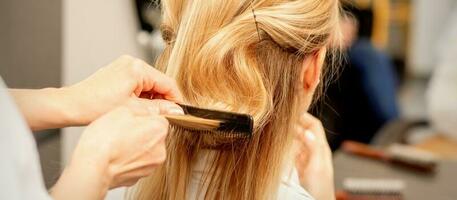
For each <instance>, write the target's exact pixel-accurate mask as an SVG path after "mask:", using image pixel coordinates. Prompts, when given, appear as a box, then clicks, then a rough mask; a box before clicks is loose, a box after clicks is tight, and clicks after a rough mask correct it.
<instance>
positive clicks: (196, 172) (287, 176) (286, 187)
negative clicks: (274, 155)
mask: <svg viewBox="0 0 457 200" xmlns="http://www.w3.org/2000/svg"><path fill="white" fill-rule="evenodd" d="M211 151H212V150H208V152H205V153H203V154H199V155H198V156H197V161H196V163H195V165H194V166H193V170H192V174H191V180H190V185H189V188H188V191H189V193H188V195H187V199H188V200H197V199H204V195H200V196H198V197H197V195H198V194H197V192H198V191H197V190H198V189H199V188H200V187H202V186H203V184H204V183H203V176H204V175H205V174H207V173H209V172H208V171H207V170H206V169H205V163H207V162H206V158H208V156H207V155H208V154H211V153H212V152H211ZM206 153H208V154H206ZM205 155H206V156H205ZM205 187H207V186H203V189H202V190H203V191H201V193H200V194H204V193H205V192H206V190H205V189H204V188H205ZM276 199H287V200H314V198H313V197H312V196H311V195H310V194H309V193H308V192H307V191H306V190H305V189H304V188H303V187H302V186H301V185H300V181H299V178H298V172H297V169H296V168H295V167H292V168H290V169H289V170H285V172H284V173H283V176H282V177H281V183H280V185H279V188H278V196H277V198H276Z"/></svg>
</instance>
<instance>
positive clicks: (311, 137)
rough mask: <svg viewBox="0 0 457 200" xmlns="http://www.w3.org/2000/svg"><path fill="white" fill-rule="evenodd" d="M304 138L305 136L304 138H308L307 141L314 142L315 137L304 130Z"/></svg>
mask: <svg viewBox="0 0 457 200" xmlns="http://www.w3.org/2000/svg"><path fill="white" fill-rule="evenodd" d="M305 136H306V138H308V139H309V140H311V141H314V140H316V136H315V135H314V133H313V132H311V131H310V130H306V131H305Z"/></svg>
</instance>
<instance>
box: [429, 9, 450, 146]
mask: <svg viewBox="0 0 457 200" xmlns="http://www.w3.org/2000/svg"><path fill="white" fill-rule="evenodd" d="M448 19H449V22H448V24H447V30H446V31H445V32H444V34H443V36H442V40H441V42H440V43H439V48H438V52H439V56H438V58H439V61H438V63H437V65H436V68H435V71H434V73H433V76H432V79H431V80H430V85H429V88H428V94H427V100H428V102H427V103H428V112H429V113H428V114H429V118H430V122H431V124H432V126H433V128H435V129H436V130H437V131H438V132H439V133H441V134H444V135H446V136H448V137H449V138H454V139H455V140H457V37H456V36H457V4H455V5H454V12H453V13H452V15H451V16H450V17H449V18H448Z"/></svg>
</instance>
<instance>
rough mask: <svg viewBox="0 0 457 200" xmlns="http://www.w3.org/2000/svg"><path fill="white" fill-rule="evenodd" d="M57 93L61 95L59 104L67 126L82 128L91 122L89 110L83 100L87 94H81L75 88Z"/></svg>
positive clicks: (61, 89) (62, 89)
mask: <svg viewBox="0 0 457 200" xmlns="http://www.w3.org/2000/svg"><path fill="white" fill-rule="evenodd" d="M56 93H57V94H58V95H59V100H60V102H59V104H60V106H61V108H62V109H61V110H62V116H63V118H64V120H65V121H66V123H67V124H66V125H71V126H82V125H87V124H89V123H90V122H91V121H90V120H89V117H88V115H89V112H87V110H88V108H87V106H86V103H85V101H84V100H83V99H82V97H84V96H85V94H80V93H79V92H78V91H76V89H75V88H74V87H73V86H70V87H61V88H58V89H57V91H56Z"/></svg>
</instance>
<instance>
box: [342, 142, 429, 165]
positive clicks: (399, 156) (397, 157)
mask: <svg viewBox="0 0 457 200" xmlns="http://www.w3.org/2000/svg"><path fill="white" fill-rule="evenodd" d="M342 150H343V151H345V152H347V153H351V154H353V155H358V156H362V157H366V158H370V159H375V160H379V161H384V162H389V163H391V164H394V165H398V166H400V167H404V168H407V169H410V170H417V171H419V172H424V173H432V172H435V169H436V165H437V158H436V156H434V155H433V154H431V153H429V152H426V151H422V150H420V149H416V148H414V147H410V146H406V145H400V144H394V145H390V146H389V147H388V148H387V149H386V150H382V149H377V148H373V147H371V146H368V145H366V144H362V143H358V142H353V141H344V142H343V145H342Z"/></svg>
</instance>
